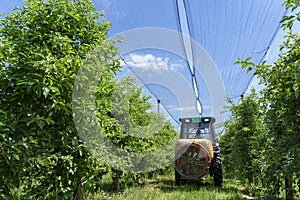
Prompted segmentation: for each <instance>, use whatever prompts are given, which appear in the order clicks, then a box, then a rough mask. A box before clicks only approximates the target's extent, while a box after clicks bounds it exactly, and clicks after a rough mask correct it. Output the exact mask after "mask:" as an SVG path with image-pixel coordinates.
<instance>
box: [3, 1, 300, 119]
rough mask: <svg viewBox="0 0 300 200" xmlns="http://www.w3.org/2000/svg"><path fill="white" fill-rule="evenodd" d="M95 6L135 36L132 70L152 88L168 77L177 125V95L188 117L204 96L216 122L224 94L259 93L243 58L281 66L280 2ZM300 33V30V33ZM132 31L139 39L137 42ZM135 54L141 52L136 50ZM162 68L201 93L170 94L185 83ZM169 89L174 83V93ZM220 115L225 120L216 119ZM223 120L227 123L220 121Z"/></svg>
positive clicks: (9, 5) (164, 95) (168, 100)
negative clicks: (239, 62) (181, 80)
mask: <svg viewBox="0 0 300 200" xmlns="http://www.w3.org/2000/svg"><path fill="white" fill-rule="evenodd" d="M93 2H94V4H95V7H96V8H97V9H100V10H105V11H106V19H107V20H109V21H110V22H111V23H112V29H111V31H110V36H112V37H114V36H115V35H116V34H122V35H125V36H126V37H127V38H126V39H125V40H124V43H123V44H120V46H119V47H120V48H121V49H122V48H124V47H125V48H127V49H131V51H130V52H125V53H124V52H122V53H124V55H123V57H124V59H125V61H126V63H127V64H129V65H130V66H127V67H131V68H132V69H136V70H137V71H138V72H139V73H140V74H139V75H140V78H141V79H144V82H145V81H146V80H151V79H150V77H151V75H152V76H154V75H155V76H156V77H157V80H159V77H160V76H161V75H162V73H164V74H163V75H164V76H161V77H160V78H161V80H160V81H161V82H160V84H161V86H162V87H160V88H159V87H154V86H153V87H152V91H151V92H152V93H156V95H157V98H159V99H165V101H164V102H162V103H163V104H164V105H165V107H166V108H168V107H169V110H168V111H169V112H173V117H174V118H179V117H180V116H178V114H176V113H178V112H177V111H178V110H176V109H177V108H175V110H174V111H172V109H174V107H172V106H173V105H172V103H174V102H175V101H174V99H173V98H174V96H177V97H178V98H179V97H180V96H181V94H179V93H180V92H181V91H184V92H186V93H185V94H186V95H185V96H184V95H183V96H184V97H183V98H184V99H179V100H178V102H182V104H184V103H183V102H184V101H185V100H186V99H190V103H189V104H190V105H189V106H186V108H184V107H180V108H179V109H181V112H185V110H187V108H189V107H190V108H192V107H193V108H194V109H195V110H196V105H195V100H196V96H199V98H200V100H201V103H202V106H203V109H204V111H203V112H204V113H208V115H210V113H212V111H211V110H213V109H215V110H216V112H221V111H222V109H223V108H222V106H221V105H220V101H219V100H220V99H224V98H225V97H224V96H222V95H223V93H222V92H221V95H220V88H222V87H224V91H225V95H227V96H228V97H230V98H232V99H233V101H235V102H238V101H239V99H240V95H241V94H243V93H247V91H249V89H250V88H251V87H252V86H253V87H258V81H257V80H256V79H253V77H252V74H247V73H246V71H245V70H244V69H241V68H240V67H239V66H237V65H234V62H235V61H237V59H238V57H241V58H242V59H245V58H247V57H252V58H253V60H252V61H253V62H255V63H259V62H261V61H262V60H267V61H269V62H273V61H274V60H275V59H276V57H277V55H278V49H279V48H278V47H279V45H280V44H281V42H282V40H283V35H284V32H283V31H281V30H280V28H279V27H280V24H279V22H280V20H281V18H282V16H283V15H284V14H286V13H285V12H286V10H285V8H283V7H282V6H281V1H279V0H278V1H277V0H276V1H275V0H263V1H262V0H239V1H236V0H226V1H219V0H189V1H183V0H178V1H175V0H163V1H162V0H151V1H150V0H147V1H146V0H94V1H93ZM176 2H178V5H177V4H176ZM21 5H22V1H21V0H1V3H0V13H4V12H10V11H12V10H13V7H14V6H21ZM178 9H179V13H178ZM183 11H185V12H183ZM179 22H180V23H181V28H182V32H183V33H186V34H187V35H188V36H190V38H189V37H187V38H185V39H186V40H182V38H181V36H180V35H178V37H177V38H176V37H173V36H171V35H172V34H173V33H174V32H177V33H178V32H180V24H179ZM149 27H152V28H153V27H154V28H156V30H153V29H151V28H150V29H149ZM296 28H297V30H300V28H299V26H297V27H296ZM159 29H160V31H159ZM157 30H158V32H157ZM143 31H144V32H143ZM172 31H173V32H172ZM132 32H134V34H136V35H134V34H133V35H132ZM130 34H131V35H130ZM155 34H156V35H155ZM149 38H150V39H149ZM186 41H188V42H186ZM126 42H129V43H126ZM132 47H135V50H134V49H132ZM155 48H156V49H155ZM173 48H176V50H175V51H178V52H180V53H179V57H181V59H178V54H177V55H173V54H174V49H173ZM172 50H173V52H172ZM182 52H183V54H182ZM182 59H183V60H184V61H185V63H183V62H182ZM187 63H189V64H190V65H187ZM125 67H126V66H125ZM159 67H161V69H163V68H168V69H172V68H173V69H176V72H177V74H180V75H181V77H184V79H185V80H184V81H186V82H188V83H189V87H191V88H192V89H193V88H194V90H195V91H196V94H195V93H189V92H188V91H187V90H188V89H187V88H186V86H184V83H182V84H181V85H182V86H181V88H180V90H179V91H177V93H176V92H175V93H174V92H173V94H172V95H170V93H169V92H166V91H165V92H164V89H163V88H168V87H169V88H168V89H169V91H172V90H171V89H170V88H171V85H172V84H173V85H176V84H177V83H178V77H176V76H172V73H169V72H168V73H167V72H166V71H164V72H161V73H160V74H158V73H157V69H158V68H159ZM190 67H191V68H190ZM141 68H147V69H148V71H147V73H144V74H143V73H142V72H141ZM182 68H184V70H182ZM189 68H190V69H189ZM149 69H151V70H152V71H149ZM127 70H128V69H127ZM193 70H194V71H196V72H195V76H194V77H195V78H196V79H195V80H196V81H195V82H194V83H193V80H192V78H191V73H190V72H193ZM129 71H130V70H129ZM174 77H176V78H174ZM168 83H171V84H169V86H168ZM157 85H159V84H157ZM195 86H196V88H195ZM178 87H180V84H179V85H178ZM150 90H151V88H150ZM174 90H176V88H175V89H173V91H174ZM188 94H189V95H188ZM213 114H214V115H218V113H215V112H214V113H213ZM218 121H220V120H218V119H217V122H218Z"/></svg>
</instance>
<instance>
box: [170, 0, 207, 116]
mask: <svg viewBox="0 0 300 200" xmlns="http://www.w3.org/2000/svg"><path fill="white" fill-rule="evenodd" d="M182 6H183V7H184V8H183V11H184V15H185V19H186V22H187V23H186V24H187V28H188V29H187V31H188V33H187V35H188V36H189V43H188V44H186V42H185V40H184V38H183V35H182V34H183V30H182V23H181V20H182V19H181V15H180V14H181V13H182V11H181V10H180V9H179V2H178V0H176V8H177V18H178V25H179V27H178V28H179V31H180V33H181V34H180V38H181V40H182V44H183V45H182V46H183V51H184V54H185V57H186V59H187V64H188V66H189V71H190V74H191V78H192V86H193V90H194V93H195V96H196V110H197V111H198V113H199V115H200V116H202V104H201V101H200V98H199V89H198V82H197V79H196V76H195V72H196V69H195V66H194V63H193V64H192V66H191V65H190V61H189V60H188V55H187V50H186V48H187V47H186V46H187V45H189V47H190V48H191V52H192V53H191V54H192V55H191V56H192V61H193V55H194V53H193V48H192V46H191V44H192V40H191V38H190V28H189V23H188V16H187V14H186V6H185V2H184V1H183V2H182Z"/></svg>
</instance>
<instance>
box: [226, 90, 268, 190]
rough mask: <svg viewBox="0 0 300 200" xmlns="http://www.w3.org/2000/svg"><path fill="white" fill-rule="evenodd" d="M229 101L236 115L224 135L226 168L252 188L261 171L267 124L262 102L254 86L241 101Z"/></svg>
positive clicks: (232, 112) (229, 172)
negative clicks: (261, 108)
mask: <svg viewBox="0 0 300 200" xmlns="http://www.w3.org/2000/svg"><path fill="white" fill-rule="evenodd" d="M228 101H229V103H230V106H228V110H229V111H230V112H231V114H232V115H231V117H230V119H229V120H228V121H227V122H226V123H225V127H226V132H225V133H224V134H223V135H222V136H221V138H220V146H221V149H222V155H223V156H224V162H223V164H224V168H225V171H226V175H227V176H230V177H235V178H237V179H238V180H240V181H241V182H242V183H243V184H246V185H247V186H248V188H250V187H251V186H250V184H251V183H253V182H256V184H257V177H258V176H259V175H260V171H259V162H258V161H259V159H260V158H261V155H260V150H261V149H262V147H261V146H260V142H259V141H260V137H261V132H262V129H263V127H262V117H261V113H260V106H259V102H258V99H257V95H256V93H255V92H254V90H252V93H251V95H249V96H247V97H245V98H243V99H242V100H241V102H240V103H239V104H238V105H235V104H234V103H233V102H232V101H231V100H228Z"/></svg>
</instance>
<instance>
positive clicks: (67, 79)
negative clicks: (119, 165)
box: [0, 0, 119, 199]
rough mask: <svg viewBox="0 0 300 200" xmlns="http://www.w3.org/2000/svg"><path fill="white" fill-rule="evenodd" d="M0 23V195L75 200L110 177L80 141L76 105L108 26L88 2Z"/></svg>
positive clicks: (59, 4) (30, 6) (45, 6)
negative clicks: (81, 79)
mask: <svg viewBox="0 0 300 200" xmlns="http://www.w3.org/2000/svg"><path fill="white" fill-rule="evenodd" d="M0 24H1V25H0V41H1V44H0V45H1V49H0V58H1V61H0V64H1V66H0V76H1V81H0V88H1V89H0V101H1V109H2V111H1V118H0V119H1V121H0V166H1V168H0V176H1V178H0V179H1V180H0V194H1V196H2V197H7V198H8V197H10V196H14V195H16V194H15V193H14V191H15V190H19V191H24V193H22V195H23V196H22V198H25V199H30V198H36V199H54V198H56V199H60V198H67V199H70V198H72V196H73V192H74V190H75V188H78V187H81V184H86V183H88V182H89V181H90V180H92V179H95V178H96V177H101V174H102V173H104V172H105V168H103V167H102V166H101V165H99V163H98V161H96V160H95V159H92V158H91V156H90V154H89V152H88V151H87V149H86V147H85V146H84V145H83V144H82V142H81V141H80V140H79V136H78V134H77V131H76V129H75V126H74V122H73V117H72V109H71V108H72V106H71V103H72V92H73V90H72V88H73V84H74V80H75V75H76V74H77V72H78V69H79V68H80V67H81V66H82V64H83V59H84V58H85V57H86V55H87V53H88V52H89V51H90V50H92V49H93V48H95V47H96V46H97V45H98V44H100V43H101V42H103V41H104V40H106V39H107V38H106V37H107V31H108V28H109V27H110V24H109V23H108V22H106V21H104V20H103V15H102V14H101V13H99V12H98V11H97V10H96V9H95V8H94V7H93V4H92V3H91V1H89V0H86V1H85V0H81V1H68V0H66V1H61V0H49V1H38V0H32V1H29V2H28V3H26V4H25V5H24V7H23V8H20V9H17V10H15V12H14V13H12V14H10V15H8V16H6V17H5V18H4V19H2V20H1V21H0ZM112 53H114V52H112ZM107 66H111V67H110V68H108V70H107V74H114V71H115V70H117V69H118V68H119V65H118V63H116V62H109V60H107ZM112 69H113V70H112ZM107 79H109V76H108V78H107ZM103 84H104V83H103ZM14 188H15V189H14Z"/></svg>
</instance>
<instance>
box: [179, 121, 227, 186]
mask: <svg viewBox="0 0 300 200" xmlns="http://www.w3.org/2000/svg"><path fill="white" fill-rule="evenodd" d="M179 121H180V122H181V127H180V139H178V140H177V141H176V146H175V151H176V152H175V183H176V185H181V184H182V183H184V182H186V180H188V179H196V180H203V179H205V178H206V177H207V176H208V174H209V175H211V176H213V180H214V184H215V186H217V187H222V186H223V175H222V160H221V155H220V148H219V145H218V143H217V141H216V134H215V129H214V123H215V118H214V117H194V118H181V119H179Z"/></svg>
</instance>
